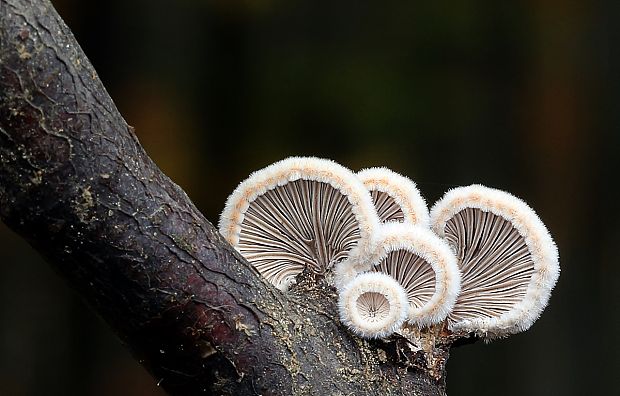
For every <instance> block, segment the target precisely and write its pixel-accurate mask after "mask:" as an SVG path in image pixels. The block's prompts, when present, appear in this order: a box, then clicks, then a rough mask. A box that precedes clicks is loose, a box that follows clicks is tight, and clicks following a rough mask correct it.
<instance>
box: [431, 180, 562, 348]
mask: <svg viewBox="0 0 620 396" xmlns="http://www.w3.org/2000/svg"><path fill="white" fill-rule="evenodd" d="M431 224H432V227H433V229H434V231H435V232H436V233H437V234H438V235H439V236H441V237H443V238H445V239H446V240H447V241H448V243H449V244H450V245H451V246H452V248H453V249H454V251H455V253H456V256H457V260H458V264H459V267H460V270H461V274H462V280H461V294H460V295H459V298H458V299H457V302H456V304H455V306H454V309H453V311H452V312H451V313H450V315H449V317H448V325H449V328H450V329H452V330H453V331H455V332H459V331H462V332H474V333H476V334H478V335H479V336H481V337H484V338H488V339H492V338H497V337H502V336H507V335H510V334H514V333H518V332H521V331H524V330H527V329H528V328H529V327H530V326H531V325H532V324H533V323H534V321H535V320H536V319H537V318H538V317H539V316H540V314H541V312H542V311H543V309H544V308H545V307H546V305H547V302H548V301H549V297H550V295H551V290H552V289H553V287H554V286H555V283H556V282H557V279H558V277H559V274H560V266H559V262H558V251H557V248H556V245H555V243H554V242H553V240H552V238H551V236H550V234H549V232H548V231H547V228H546V227H545V225H544V224H543V223H542V221H541V220H540V218H539V217H538V216H537V215H536V213H535V212H534V210H532V209H531V208H530V207H529V206H528V205H527V204H526V203H525V202H523V201H522V200H521V199H519V198H516V197H515V196H513V195H511V194H508V193H506V192H503V191H500V190H496V189H492V188H488V187H484V186H480V185H472V186H468V187H460V188H456V189H453V190H451V191H449V192H448V193H446V195H445V196H444V197H443V198H442V199H441V200H439V201H438V202H437V203H436V204H435V205H434V207H433V208H432V210H431Z"/></svg>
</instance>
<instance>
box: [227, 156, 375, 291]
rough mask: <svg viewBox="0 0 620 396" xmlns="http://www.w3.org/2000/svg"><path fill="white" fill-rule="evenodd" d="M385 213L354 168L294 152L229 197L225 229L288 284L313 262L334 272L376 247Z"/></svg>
mask: <svg viewBox="0 0 620 396" xmlns="http://www.w3.org/2000/svg"><path fill="white" fill-rule="evenodd" d="M378 224H379V219H378V216H377V213H376V211H375V208H374V206H373V203H372V198H371V196H370V194H369V192H368V191H367V190H366V188H365V187H364V185H363V184H362V183H361V181H360V180H359V179H358V178H357V177H356V175H355V174H354V173H353V172H352V171H350V170H349V169H347V168H345V167H343V166H341V165H339V164H337V163H335V162H333V161H330V160H325V159H319V158H314V157H291V158H287V159H284V160H282V161H279V162H276V163H274V164H272V165H269V166H267V167H266V168H264V169H261V170H259V171H256V172H254V173H252V174H251V175H250V177H248V178H247V179H246V180H245V181H243V182H242V183H241V184H239V186H238V187H237V188H236V189H235V191H234V192H233V193H232V194H231V195H230V196H229V197H228V200H227V201H226V205H225V207H224V210H223V212H222V214H221V216H220V222H219V230H220V233H221V234H222V235H223V236H224V238H225V239H226V240H227V241H228V242H229V243H230V244H231V245H233V246H234V247H235V248H236V249H237V250H238V251H239V252H240V253H241V254H242V255H243V256H244V257H245V258H246V259H247V260H248V261H249V262H250V263H251V264H252V265H254V267H256V268H257V269H258V271H259V272H260V273H261V274H262V275H263V276H264V277H265V278H266V279H267V280H268V281H270V282H271V283H273V284H274V285H275V286H277V287H278V288H280V289H282V290H286V289H287V288H288V286H289V285H290V284H291V283H293V282H294V280H295V277H296V276H297V275H298V274H299V273H301V272H302V271H303V270H304V269H305V268H309V269H310V270H312V271H314V272H317V273H326V272H327V271H329V270H331V268H332V266H333V265H334V264H335V263H337V262H339V261H341V260H344V259H345V258H346V257H347V256H348V254H349V252H350V251H351V250H352V249H354V248H356V249H357V251H359V252H360V253H363V252H364V251H365V250H366V249H367V248H368V246H369V242H370V238H371V235H372V234H373V230H374V228H375V227H376V226H377V225H378Z"/></svg>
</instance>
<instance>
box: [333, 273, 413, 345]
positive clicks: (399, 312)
mask: <svg viewBox="0 0 620 396" xmlns="http://www.w3.org/2000/svg"><path fill="white" fill-rule="evenodd" d="M338 309H339V311H340V320H341V321H342V323H344V324H345V325H346V326H347V327H348V328H349V329H350V330H351V331H353V332H354V333H355V334H357V335H359V336H361V337H364V338H380V337H386V336H388V335H390V334H392V333H393V332H394V331H396V330H398V329H400V328H401V326H402V325H403V323H404V321H405V319H406V318H407V315H408V311H409V303H408V301H407V293H406V292H405V289H404V288H403V287H402V286H401V285H400V284H399V283H398V282H397V281H396V280H395V279H394V278H392V277H391V276H389V275H387V274H383V273H379V272H366V273H363V274H359V275H357V276H356V277H355V278H353V280H351V281H350V282H349V283H347V284H346V285H344V287H343V288H342V290H341V291H340V293H339V294H338Z"/></svg>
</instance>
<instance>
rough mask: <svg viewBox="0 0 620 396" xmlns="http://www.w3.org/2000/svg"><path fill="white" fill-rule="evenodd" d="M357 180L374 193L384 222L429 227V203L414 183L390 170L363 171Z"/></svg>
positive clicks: (378, 210)
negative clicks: (398, 222)
mask: <svg viewBox="0 0 620 396" xmlns="http://www.w3.org/2000/svg"><path fill="white" fill-rule="evenodd" d="M357 177H359V178H360V180H361V181H362V183H364V186H366V188H367V189H368V191H370V194H371V195H372V199H373V202H374V204H375V207H376V208H377V213H378V214H379V218H380V219H381V221H382V222H387V221H400V222H403V221H404V222H408V223H412V224H418V225H421V226H428V224H429V213H428V207H427V206H426V201H424V198H422V194H420V191H419V190H418V188H417V187H416V185H415V183H414V182H413V181H411V179H409V178H408V177H405V176H403V175H401V174H399V173H396V172H394V171H392V170H390V169H388V168H368V169H363V170H361V171H359V172H358V174H357Z"/></svg>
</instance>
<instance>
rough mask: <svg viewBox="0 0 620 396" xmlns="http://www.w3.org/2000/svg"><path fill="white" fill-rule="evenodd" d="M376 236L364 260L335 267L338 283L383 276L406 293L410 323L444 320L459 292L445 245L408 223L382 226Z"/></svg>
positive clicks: (452, 258) (454, 265) (454, 267)
mask: <svg viewBox="0 0 620 396" xmlns="http://www.w3.org/2000/svg"><path fill="white" fill-rule="evenodd" d="M376 234H377V235H376V236H375V239H374V241H373V249H371V250H370V251H369V255H368V256H367V257H366V258H365V259H364V260H360V259H359V258H354V259H350V260H345V261H343V262H342V263H340V264H339V265H338V268H337V269H336V271H337V277H338V279H340V284H347V283H348V278H350V277H352V275H351V274H353V273H355V272H362V271H366V270H370V271H373V272H378V273H384V274H387V275H390V276H391V277H392V278H393V279H395V280H396V282H398V283H399V284H400V285H401V287H403V288H404V290H405V292H406V293H407V299H408V304H409V309H408V314H407V321H408V322H409V323H411V324H414V325H417V326H419V327H423V326H428V325H431V324H435V323H439V322H441V321H442V320H444V319H446V316H447V315H448V313H449V312H450V310H451V309H452V307H453V306H454V303H455V301H456V299H457V296H458V294H459V291H460V274H459V269H458V266H457V263H456V258H455V256H454V254H453V253H452V251H451V250H450V247H449V246H448V244H447V243H446V242H444V241H443V240H442V239H441V238H439V237H437V236H436V235H435V234H433V233H432V232H431V231H430V230H428V229H425V228H423V227H419V226H415V225H411V224H407V223H387V224H384V225H382V226H381V227H379V228H378V229H377V233H376Z"/></svg>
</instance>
